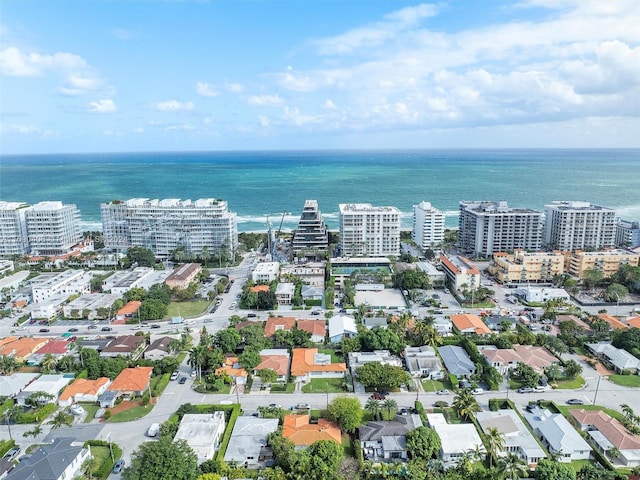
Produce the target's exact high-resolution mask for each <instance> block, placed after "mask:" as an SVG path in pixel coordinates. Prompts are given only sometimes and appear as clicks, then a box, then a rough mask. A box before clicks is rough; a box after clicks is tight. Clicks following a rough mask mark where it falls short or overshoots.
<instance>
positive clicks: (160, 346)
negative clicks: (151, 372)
mask: <svg viewBox="0 0 640 480" xmlns="http://www.w3.org/2000/svg"><path fill="white" fill-rule="evenodd" d="M175 341H176V339H175V338H173V337H160V338H156V339H155V340H154V341H153V342H151V345H149V346H148V347H147V349H146V350H145V351H144V358H145V359H146V360H162V359H163V358H165V357H168V356H170V355H171V353H172V351H173V347H172V345H173V343H174V342H175Z"/></svg>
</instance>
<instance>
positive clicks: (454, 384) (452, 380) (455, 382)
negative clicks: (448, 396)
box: [449, 373, 458, 392]
mask: <svg viewBox="0 0 640 480" xmlns="http://www.w3.org/2000/svg"><path fill="white" fill-rule="evenodd" d="M449 383H450V384H451V389H452V390H453V391H454V392H455V391H456V390H458V377H456V376H455V375H454V374H453V373H450V374H449Z"/></svg>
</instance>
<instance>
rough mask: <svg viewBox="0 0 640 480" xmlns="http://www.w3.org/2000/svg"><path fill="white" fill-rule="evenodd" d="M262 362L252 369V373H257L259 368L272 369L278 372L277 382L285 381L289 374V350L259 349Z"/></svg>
mask: <svg viewBox="0 0 640 480" xmlns="http://www.w3.org/2000/svg"><path fill="white" fill-rule="evenodd" d="M260 358H261V359H262V362H260V365H258V366H257V367H256V368H254V369H253V374H254V375H257V374H258V372H259V371H260V370H265V369H267V368H269V369H271V370H274V371H275V372H276V373H277V374H278V381H279V382H286V381H287V377H288V376H289V359H290V356H289V351H288V350H286V349H267V350H262V351H260Z"/></svg>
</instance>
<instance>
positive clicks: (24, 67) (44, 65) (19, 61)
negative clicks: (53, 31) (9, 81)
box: [0, 47, 88, 77]
mask: <svg viewBox="0 0 640 480" xmlns="http://www.w3.org/2000/svg"><path fill="white" fill-rule="evenodd" d="M87 67H88V65H87V62H86V61H85V60H84V59H83V58H82V57H80V56H78V55H74V54H72V53H66V52H58V53H54V54H53V55H48V54H45V55H42V54H39V53H33V52H32V53H23V52H22V51H20V49H18V48H16V47H7V48H5V49H4V50H2V51H0V73H2V74H3V75H7V76H10V77H34V76H38V75H42V74H43V73H44V72H46V71H64V72H69V71H77V70H80V69H86V68H87Z"/></svg>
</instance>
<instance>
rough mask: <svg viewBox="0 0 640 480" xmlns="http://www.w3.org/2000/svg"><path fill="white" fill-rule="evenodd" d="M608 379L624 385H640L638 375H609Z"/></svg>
mask: <svg viewBox="0 0 640 480" xmlns="http://www.w3.org/2000/svg"><path fill="white" fill-rule="evenodd" d="M608 379H609V381H610V382H613V383H615V384H616V385H622V386H623V387H640V376H638V375H609V377H608Z"/></svg>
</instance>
